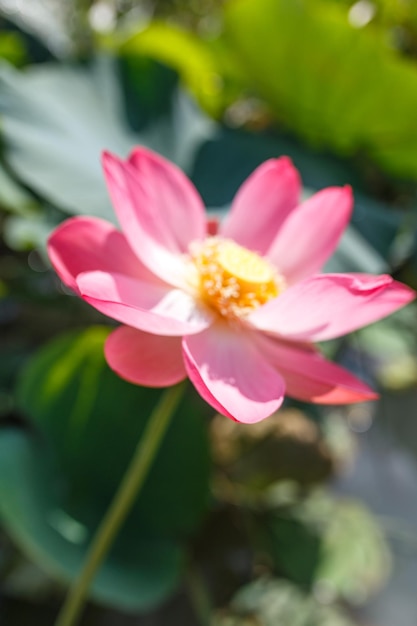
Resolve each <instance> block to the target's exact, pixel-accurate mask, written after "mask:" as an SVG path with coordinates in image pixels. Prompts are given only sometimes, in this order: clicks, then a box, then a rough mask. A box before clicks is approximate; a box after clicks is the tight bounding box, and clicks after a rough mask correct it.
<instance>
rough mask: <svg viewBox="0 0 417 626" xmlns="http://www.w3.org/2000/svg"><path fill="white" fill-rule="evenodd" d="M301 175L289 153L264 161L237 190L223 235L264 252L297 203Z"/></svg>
mask: <svg viewBox="0 0 417 626" xmlns="http://www.w3.org/2000/svg"><path fill="white" fill-rule="evenodd" d="M300 187H301V183H300V177H299V175H298V172H297V170H296V169H295V167H294V166H293V164H292V162H291V160H290V159H289V158H288V157H281V158H280V159H270V160H269V161H265V163H262V165H260V166H259V167H258V168H257V169H256V170H255V171H254V172H253V173H252V174H251V175H250V176H249V178H247V179H246V181H245V182H244V183H243V185H242V186H241V187H240V189H239V190H238V192H237V194H236V196H235V199H234V200H233V204H232V208H231V210H230V213H229V215H228V216H227V218H226V219H225V222H224V224H223V225H222V226H221V229H220V231H221V232H220V234H221V236H222V237H229V238H231V239H234V240H235V241H236V242H237V243H239V244H240V245H241V246H245V247H246V248H250V249H252V250H255V251H256V252H259V253H260V254H264V253H266V252H267V250H268V248H269V246H270V245H271V243H272V242H273V240H274V238H275V236H276V234H277V232H278V229H279V228H280V227H281V225H282V223H283V222H284V220H285V218H286V217H287V216H288V215H289V213H290V212H291V211H292V210H293V209H294V207H295V206H297V204H298V202H299V196H300Z"/></svg>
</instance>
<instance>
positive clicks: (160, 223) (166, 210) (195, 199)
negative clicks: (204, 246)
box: [103, 148, 206, 286]
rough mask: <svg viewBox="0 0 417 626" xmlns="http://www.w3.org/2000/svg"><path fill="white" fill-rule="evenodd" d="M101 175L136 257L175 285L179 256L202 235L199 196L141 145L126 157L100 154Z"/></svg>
mask: <svg viewBox="0 0 417 626" xmlns="http://www.w3.org/2000/svg"><path fill="white" fill-rule="evenodd" d="M103 166H104V173H105V176H106V180H107V185H108V189H109V193H110V196H111V198H112V201H113V204H114V207H115V211H116V213H117V217H118V220H119V222H120V225H121V227H122V230H123V232H124V233H125V235H126V237H127V239H128V240H129V241H130V244H131V246H132V248H133V250H134V251H135V252H136V254H137V255H138V257H139V258H140V259H142V261H143V263H144V264H145V265H147V267H149V269H150V270H151V271H153V272H154V273H155V274H157V275H158V276H160V277H161V278H163V279H164V280H167V281H168V282H171V283H172V284H174V285H176V286H179V285H180V284H182V283H181V281H182V273H183V261H182V259H181V256H180V255H181V254H183V253H186V252H187V251H188V245H189V244H190V242H191V241H193V240H196V239H202V238H204V237H205V235H206V217H205V213H204V206H203V203H202V200H201V198H200V196H199V195H198V193H197V191H196V189H195V188H194V187H193V185H192V183H191V182H190V181H189V180H188V179H187V177H186V176H185V174H183V173H182V172H181V170H179V169H178V168H177V167H176V166H175V165H173V164H172V163H170V162H169V161H167V160H165V159H163V158H162V157H160V156H158V155H156V154H154V153H153V152H151V151H150V150H146V149H145V148H137V149H136V150H135V151H134V152H133V153H132V155H131V156H130V158H129V160H128V161H122V160H121V159H119V158H117V157H116V156H113V155H111V154H109V153H105V154H104V155H103Z"/></svg>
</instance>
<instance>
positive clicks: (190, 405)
mask: <svg viewBox="0 0 417 626" xmlns="http://www.w3.org/2000/svg"><path fill="white" fill-rule="evenodd" d="M107 334H108V329H106V328H103V327H92V328H89V329H88V330H86V331H84V332H77V333H71V334H69V335H67V336H64V337H61V338H59V339H57V340H55V341H53V342H52V343H50V344H49V345H48V346H46V347H45V348H43V349H42V350H40V352H39V353H38V354H37V355H35V356H34V357H33V359H32V360H31V362H30V363H29V365H28V367H27V368H26V369H25V370H24V371H23V374H22V377H21V380H20V385H19V386H18V393H17V395H18V402H19V404H20V406H21V408H22V410H23V411H24V413H25V414H26V415H27V416H28V417H29V418H30V419H32V420H33V422H34V424H35V425H36V426H37V428H38V429H39V430H40V431H41V432H42V434H43V436H44V437H45V439H46V441H47V443H48V444H49V446H50V447H51V450H52V451H53V453H54V455H55V458H56V461H57V463H58V466H59V468H60V469H61V470H62V472H63V474H64V475H65V476H66V477H67V479H68V483H69V484H68V494H67V505H68V510H69V511H71V510H72V509H74V510H77V508H78V507H80V506H82V508H83V514H84V515H86V519H91V520H93V521H95V522H97V521H98V519H100V517H101V515H102V513H103V511H104V508H105V507H106V506H107V504H108V502H109V500H110V498H111V497H112V495H113V493H114V492H115V490H116V488H117V486H118V484H119V482H120V480H121V478H122V476H123V474H124V471H125V469H126V467H127V464H128V462H129V460H130V458H131V457H132V454H133V451H134V448H135V446H136V443H137V441H138V440H139V438H140V436H141V433H142V432H143V430H144V428H145V425H146V422H147V419H148V416H149V414H150V412H151V410H152V408H153V407H154V405H155V404H156V402H157V400H158V398H159V396H160V391H159V390H157V389H146V388H144V387H138V386H135V385H131V384H129V383H127V382H126V381H124V380H122V379H120V378H119V377H118V376H116V375H115V374H114V373H113V372H112V371H111V370H110V368H109V367H108V366H107V364H106V362H105V359H104V355H103V344H104V340H105V338H106V336H107ZM199 408H201V406H200V405H198V404H197V400H196V398H195V396H194V394H191V392H190V393H189V394H188V395H187V397H186V399H185V400H184V401H183V402H182V403H181V405H180V407H179V409H178V411H177V413H176V415H175V416H174V418H173V420H172V423H171V425H170V427H169V430H168V432H167V434H166V436H165V438H164V441H163V443H162V445H161V448H160V451H159V453H158V455H157V457H156V460H155V462H154V464H153V466H152V469H151V471H150V474H149V477H148V479H147V481H146V484H145V486H144V488H143V490H142V492H141V495H140V497H139V499H138V501H137V503H136V506H135V508H134V511H133V513H132V515H131V516H130V519H129V521H128V526H129V525H130V526H132V528H134V527H135V528H136V529H140V528H142V529H143V528H145V529H148V530H149V531H152V532H153V533H158V534H162V535H164V536H170V537H178V536H183V535H184V534H187V533H190V532H192V531H193V530H194V529H195V527H196V525H197V524H198V523H199V521H200V520H201V517H202V515H203V513H204V511H205V509H206V506H207V501H208V476H209V451H208V440H207V433H206V427H205V423H204V420H203V419H202V416H201V415H200V414H199ZM91 494H94V497H93V498H92V496H91ZM138 532H139V531H138Z"/></svg>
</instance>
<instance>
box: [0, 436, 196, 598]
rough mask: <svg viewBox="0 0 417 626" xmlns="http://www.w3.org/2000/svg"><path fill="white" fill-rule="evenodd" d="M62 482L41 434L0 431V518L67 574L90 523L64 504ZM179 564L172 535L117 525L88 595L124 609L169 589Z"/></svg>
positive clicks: (81, 552)
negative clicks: (118, 532) (119, 530)
mask: <svg viewBox="0 0 417 626" xmlns="http://www.w3.org/2000/svg"><path fill="white" fill-rule="evenodd" d="M61 482H62V479H61V477H60V476H59V473H57V469H56V467H55V466H54V464H53V463H52V462H51V459H50V457H49V456H48V450H47V449H45V447H44V446H43V445H42V443H41V442H40V441H37V440H35V439H33V438H31V437H29V436H28V435H25V434H24V433H23V432H19V431H15V430H5V429H3V430H2V431H0V515H1V519H2V523H3V524H4V525H5V527H6V528H7V530H8V531H9V533H10V535H11V536H12V537H13V538H14V539H15V541H16V542H17V543H18V544H19V545H20V546H21V547H22V548H23V549H24V550H25V552H26V553H27V554H28V555H29V556H30V557H31V558H32V559H33V560H35V561H36V562H37V563H39V564H40V565H41V566H42V567H43V568H44V569H45V570H46V571H48V572H49V573H50V574H51V575H54V576H58V577H60V578H61V579H62V580H69V579H71V578H73V577H75V576H76V574H77V572H78V571H79V569H80V567H81V564H82V560H83V557H84V556H85V550H86V547H87V544H88V542H89V541H90V539H91V535H92V532H93V530H94V527H91V526H88V525H85V524H84V523H81V522H80V521H79V520H78V519H77V518H76V517H72V516H70V515H68V513H67V512H66V511H65V507H64V505H63V502H62V484H61ZM94 495H95V494H94V492H92V493H91V497H92V498H93V499H94ZM182 565H183V554H182V549H181V547H180V545H179V544H178V542H176V541H175V540H170V539H162V538H161V537H154V536H152V535H149V534H148V535H147V534H146V533H143V532H140V533H139V532H136V533H132V532H130V533H126V532H124V533H123V535H122V536H121V537H120V538H119V539H118V541H117V542H116V544H115V546H114V548H113V550H112V552H111V553H110V556H109V558H108V559H107V560H106V562H105V563H104V565H103V567H102V568H101V570H100V572H99V573H98V575H97V577H96V579H95V581H94V583H93V586H92V596H93V597H95V598H96V599H97V600H99V601H101V602H103V603H106V604H111V605H116V606H119V607H121V608H124V609H126V610H146V609H149V608H151V607H153V606H155V605H157V604H158V603H159V602H161V601H162V600H164V599H165V597H166V596H167V595H168V594H170V593H171V592H172V591H173V589H174V588H175V586H176V585H177V584H178V581H179V577H180V575H181V570H182Z"/></svg>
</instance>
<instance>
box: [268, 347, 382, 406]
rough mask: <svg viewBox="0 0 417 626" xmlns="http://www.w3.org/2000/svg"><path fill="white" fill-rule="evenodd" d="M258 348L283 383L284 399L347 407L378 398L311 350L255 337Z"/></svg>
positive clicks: (348, 374)
mask: <svg viewBox="0 0 417 626" xmlns="http://www.w3.org/2000/svg"><path fill="white" fill-rule="evenodd" d="M258 341H259V345H260V347H261V349H262V351H263V354H265V355H266V356H267V357H268V359H269V360H270V362H271V363H272V364H273V365H274V366H275V367H276V368H277V370H278V371H279V373H280V374H281V376H282V377H283V379H284V381H285V388H286V393H287V395H289V396H291V397H293V398H296V399H298V400H303V401H305V402H317V403H320V404H350V403H353V402H364V401H367V400H375V399H377V398H378V394H377V393H375V392H374V391H373V390H372V389H370V387H368V386H367V385H365V383H363V382H362V381H360V380H359V379H358V378H356V376H353V374H351V373H350V372H348V371H347V370H345V369H343V368H342V367H340V366H339V365H336V364H335V363H331V362H330V361H326V359H324V358H323V357H322V355H321V354H319V353H318V352H316V351H315V350H314V349H312V348H310V347H308V346H303V345H302V344H299V345H298V346H297V345H295V344H293V345H288V344H287V345H286V344H285V343H282V342H280V341H279V340H276V339H272V338H271V337H267V336H265V335H264V336H258Z"/></svg>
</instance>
